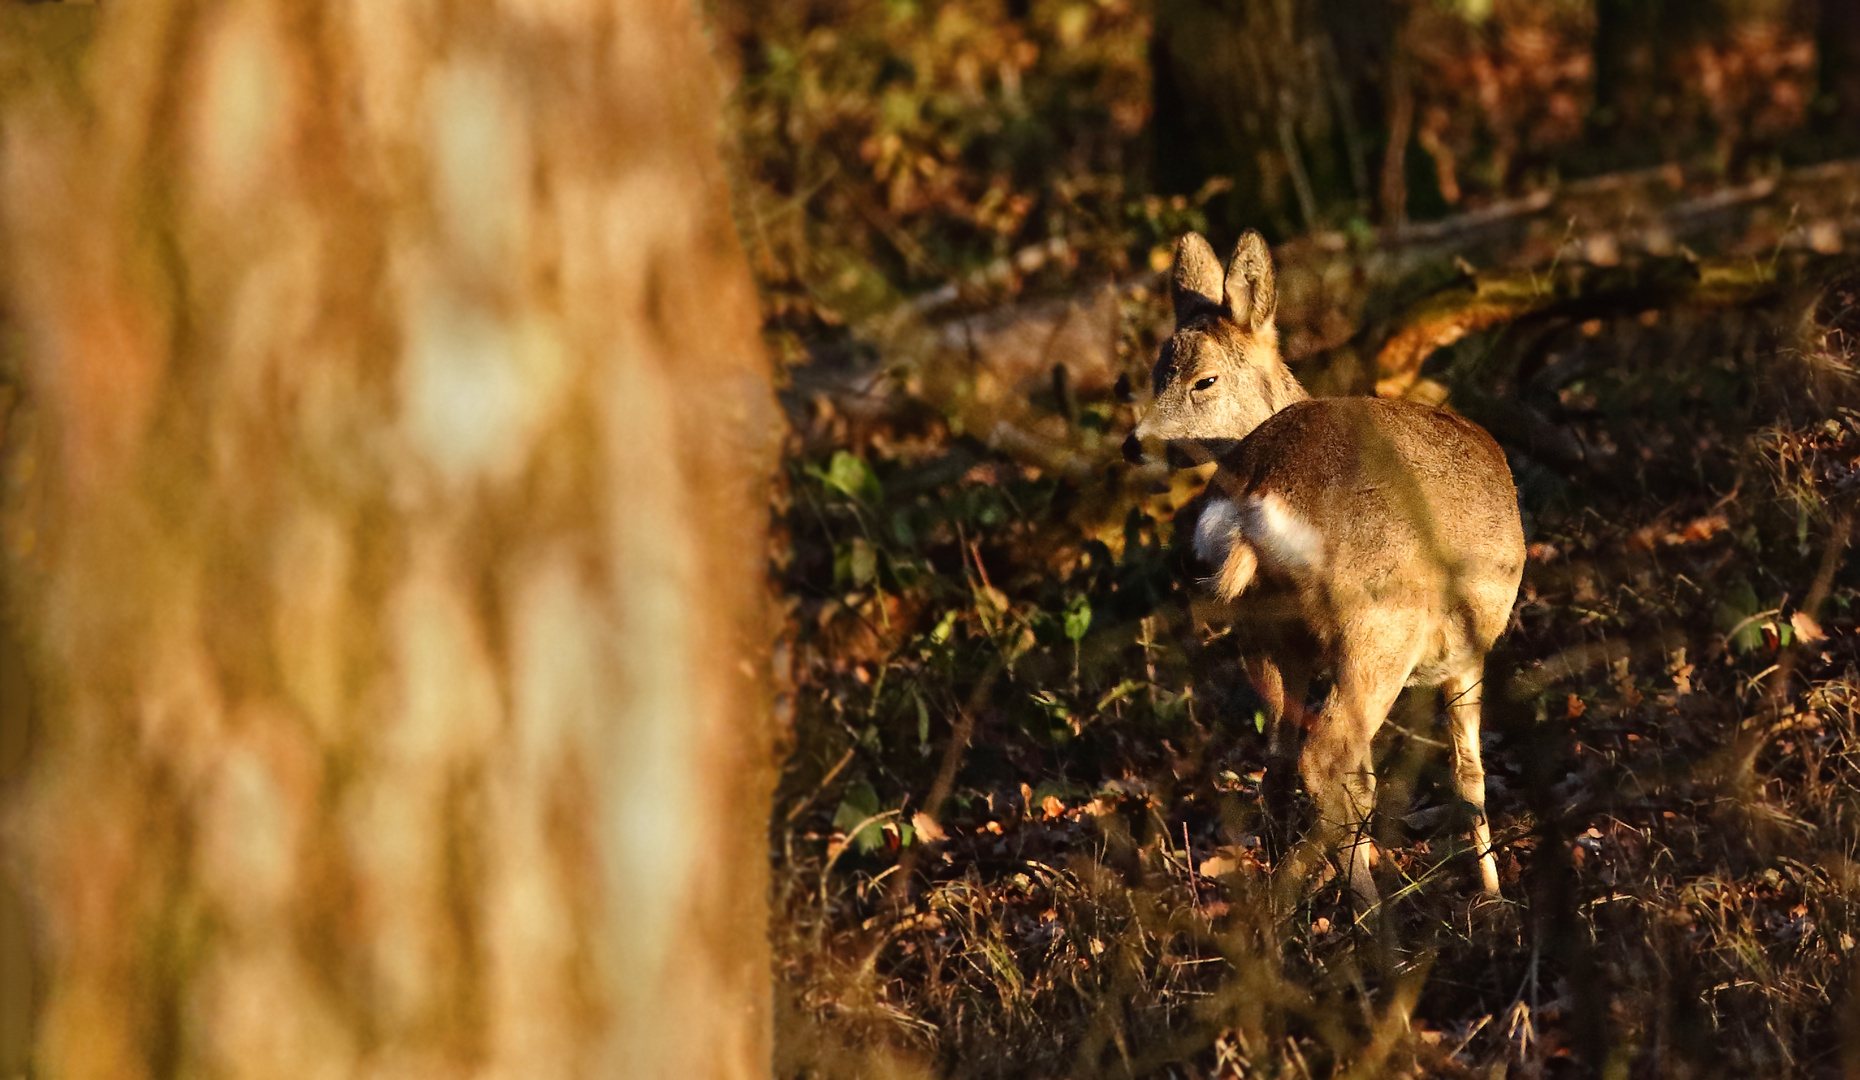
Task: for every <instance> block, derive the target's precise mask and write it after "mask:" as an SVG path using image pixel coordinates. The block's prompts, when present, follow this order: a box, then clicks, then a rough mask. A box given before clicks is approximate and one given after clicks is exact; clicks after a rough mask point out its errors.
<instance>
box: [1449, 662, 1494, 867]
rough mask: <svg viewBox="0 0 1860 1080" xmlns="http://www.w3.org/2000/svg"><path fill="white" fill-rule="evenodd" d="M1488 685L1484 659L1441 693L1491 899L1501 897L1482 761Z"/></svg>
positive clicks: (1457, 776)
mask: <svg viewBox="0 0 1860 1080" xmlns="http://www.w3.org/2000/svg"><path fill="white" fill-rule="evenodd" d="M1484 682H1485V665H1484V661H1483V659H1480V660H1474V661H1473V662H1471V663H1470V664H1467V665H1466V666H1464V667H1462V668H1460V669H1459V670H1458V671H1455V672H1454V673H1453V674H1452V675H1450V676H1448V678H1447V680H1446V681H1445V682H1444V683H1442V684H1441V687H1440V689H1441V693H1442V694H1443V696H1444V697H1445V699H1446V706H1447V727H1448V730H1449V731H1450V732H1451V733H1452V737H1453V786H1454V789H1455V790H1456V791H1458V792H1459V796H1460V800H1461V801H1462V802H1464V803H1466V804H1467V807H1468V808H1469V809H1470V810H1471V812H1472V842H1473V851H1474V852H1475V853H1476V854H1477V855H1478V858H1479V886H1480V888H1482V889H1484V890H1485V893H1486V895H1487V896H1497V895H1498V859H1497V858H1496V857H1495V856H1494V855H1493V854H1492V826H1491V825H1490V824H1489V823H1488V822H1487V821H1486V817H1485V765H1484V764H1483V763H1482V762H1481V761H1480V760H1479V704H1480V699H1481V694H1480V690H1481V688H1482V687H1483V686H1484Z"/></svg>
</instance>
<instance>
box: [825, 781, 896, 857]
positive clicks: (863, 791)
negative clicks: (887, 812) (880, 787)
mask: <svg viewBox="0 0 1860 1080" xmlns="http://www.w3.org/2000/svg"><path fill="white" fill-rule="evenodd" d="M876 813H878V792H876V791H874V790H873V789H872V785H871V784H870V783H869V782H867V781H865V780H855V781H853V782H852V783H851V784H848V785H847V787H846V794H845V796H844V797H842V798H841V799H840V806H839V809H838V810H835V811H834V812H833V827H834V828H836V829H838V830H840V831H841V832H846V833H851V832H852V830H853V829H855V828H858V827H859V823H860V822H862V821H866V820H867V819H869V818H871V817H872V816H873V815H874V814H876ZM846 839H847V842H848V843H850V844H851V845H852V846H853V849H854V850H856V851H858V852H859V853H860V854H862V855H863V854H865V853H866V852H869V851H871V850H872V849H873V848H875V847H878V846H880V845H881V844H883V843H884V842H885V835H884V829H883V827H882V825H881V824H880V823H879V822H876V821H873V822H871V823H870V824H868V825H866V827H865V828H863V829H859V831H858V833H857V834H854V835H850V836H848V837H847V838H846Z"/></svg>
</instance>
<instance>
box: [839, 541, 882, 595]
mask: <svg viewBox="0 0 1860 1080" xmlns="http://www.w3.org/2000/svg"><path fill="white" fill-rule="evenodd" d="M846 570H847V574H848V576H849V577H851V578H852V583H853V585H854V586H855V587H861V586H864V585H866V584H867V583H869V582H870V581H871V580H872V579H873V578H875V577H877V576H878V552H877V551H874V550H873V549H872V545H871V544H868V543H866V542H865V539H864V538H863V537H855V538H854V539H853V542H852V550H851V551H850V552H848V553H847V558H846Z"/></svg>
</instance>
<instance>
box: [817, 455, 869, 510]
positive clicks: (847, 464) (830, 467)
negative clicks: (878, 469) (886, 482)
mask: <svg viewBox="0 0 1860 1080" xmlns="http://www.w3.org/2000/svg"><path fill="white" fill-rule="evenodd" d="M812 471H813V472H814V475H816V476H818V477H819V478H820V482H821V483H823V484H825V485H827V486H828V487H830V488H832V489H833V490H835V491H837V492H839V493H840V494H842V495H845V496H846V497H848V498H851V499H858V500H861V501H863V502H868V503H874V504H875V503H877V502H878V501H879V500H880V499H881V498H882V497H883V496H884V489H883V488H882V487H880V486H879V483H878V475H877V474H876V473H874V472H873V471H872V467H871V466H870V465H867V464H866V463H865V459H863V458H861V457H859V455H857V454H853V453H850V452H848V451H845V450H835V451H834V452H833V457H832V459H831V460H829V461H828V462H827V468H826V470H825V471H824V472H822V471H820V470H818V469H816V470H812Z"/></svg>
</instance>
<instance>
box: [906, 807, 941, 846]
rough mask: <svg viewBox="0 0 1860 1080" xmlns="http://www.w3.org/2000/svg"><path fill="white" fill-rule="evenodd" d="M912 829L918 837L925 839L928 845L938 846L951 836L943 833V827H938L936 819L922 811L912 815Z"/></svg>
mask: <svg viewBox="0 0 1860 1080" xmlns="http://www.w3.org/2000/svg"><path fill="white" fill-rule="evenodd" d="M911 828H913V829H916V830H917V835H918V836H921V837H923V839H924V840H925V841H926V842H928V843H932V844H937V843H941V842H943V841H944V840H947V839H949V834H948V833H946V832H944V831H943V826H941V825H938V824H937V823H936V819H935V818H933V817H931V816H930V815H929V814H926V813H924V812H923V811H921V810H919V811H918V812H917V813H915V814H912V815H911Z"/></svg>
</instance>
